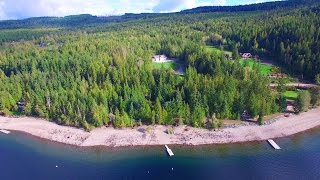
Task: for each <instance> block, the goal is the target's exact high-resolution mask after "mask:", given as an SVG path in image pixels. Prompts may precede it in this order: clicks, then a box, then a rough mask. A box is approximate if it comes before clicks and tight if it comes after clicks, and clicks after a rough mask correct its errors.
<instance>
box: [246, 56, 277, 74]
mask: <svg viewBox="0 0 320 180" xmlns="http://www.w3.org/2000/svg"><path fill="white" fill-rule="evenodd" d="M255 61H256V60H255V59H252V58H251V59H240V64H241V65H243V66H245V65H246V64H247V65H248V66H249V67H251V68H252V67H253V65H254V63H255ZM258 65H259V71H260V73H261V74H262V75H264V76H268V75H270V74H271V72H272V66H268V65H264V64H258Z"/></svg>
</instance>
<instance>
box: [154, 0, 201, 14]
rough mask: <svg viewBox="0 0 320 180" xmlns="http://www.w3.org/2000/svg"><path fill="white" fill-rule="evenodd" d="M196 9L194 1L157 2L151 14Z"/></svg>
mask: <svg viewBox="0 0 320 180" xmlns="http://www.w3.org/2000/svg"><path fill="white" fill-rule="evenodd" d="M194 7H197V1H196V0H159V1H158V3H157V5H156V6H155V7H154V8H153V12H173V11H179V10H182V9H189V8H194Z"/></svg>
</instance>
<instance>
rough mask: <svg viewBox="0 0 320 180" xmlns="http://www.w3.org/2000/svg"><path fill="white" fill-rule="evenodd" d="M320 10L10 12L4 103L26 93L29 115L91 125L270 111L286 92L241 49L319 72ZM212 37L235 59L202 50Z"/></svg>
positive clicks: (0, 102)
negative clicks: (157, 65)
mask: <svg viewBox="0 0 320 180" xmlns="http://www.w3.org/2000/svg"><path fill="white" fill-rule="evenodd" d="M319 12H320V6H319V5H318V4H317V3H310V4H308V5H304V6H302V5H299V6H297V7H296V6H294V7H292V6H290V8H289V9H286V10H283V9H281V8H276V9H275V10H269V11H266V10H263V11H260V10H258V11H245V12H242V11H239V12H206V13H174V14H163V15H148V14H145V15H140V16H139V15H130V14H128V15H127V16H131V18H127V19H126V20H125V21H124V20H120V21H113V22H100V21H99V22H98V23H97V22H96V21H95V20H94V19H95V18H92V16H88V15H82V16H80V17H81V18H80V19H81V21H74V19H73V20H70V17H67V18H66V19H63V18H62V19H60V20H58V22H59V23H57V22H56V21H55V20H54V19H51V20H52V22H50V23H48V22H47V21H45V23H44V24H41V22H42V21H41V22H35V24H36V26H34V25H30V27H29V28H28V23H26V22H25V21H23V20H22V21H12V23H13V24H16V26H18V27H19V24H20V23H21V24H22V25H21V26H20V27H23V29H16V28H14V29H12V27H13V26H12V24H11V25H8V22H7V21H5V22H0V27H3V28H4V27H6V26H8V28H6V29H3V30H0V40H1V49H0V112H4V113H6V114H10V113H19V108H18V106H17V103H18V102H19V101H20V103H21V102H22V101H23V102H25V108H24V111H23V112H22V113H23V114H26V115H30V116H37V117H43V118H47V119H50V120H52V121H55V122H57V123H59V124H66V125H72V126H78V127H85V128H90V127H92V126H97V127H98V126H102V125H104V124H107V123H108V122H109V120H110V119H111V120H113V123H114V125H115V126H116V127H125V126H129V127H131V126H134V124H136V123H137V122H142V123H146V124H175V123H178V124H188V125H192V126H195V127H203V126H205V123H206V122H207V121H206V119H205V118H206V117H208V118H209V119H210V118H211V117H212V116H214V115H215V116H216V117H217V118H219V119H239V118H240V115H241V114H242V113H243V112H244V111H245V110H246V111H248V112H249V113H250V114H251V115H252V116H253V117H256V116H264V115H267V114H272V113H275V112H278V111H280V110H281V109H282V107H281V98H280V96H279V95H278V93H277V92H274V91H272V90H271V89H270V88H269V83H270V82H269V80H268V79H267V78H266V77H264V76H262V75H260V74H259V73H258V69H257V68H255V67H254V68H253V69H252V68H247V67H245V68H243V66H241V65H240V63H239V61H238V53H239V52H252V53H255V54H259V55H267V56H271V57H273V58H275V59H276V60H277V61H278V62H279V64H282V65H283V66H284V67H286V68H287V70H288V71H290V72H291V73H293V74H297V75H304V78H307V79H309V80H314V78H315V76H316V75H317V74H320V44H319V40H320V27H319V25H320V18H319ZM84 17H85V19H82V18H84ZM68 18H69V20H70V21H69V20H68ZM73 18H74V17H73ZM86 18H87V19H86ZM116 19H117V18H116ZM26 21H30V20H26ZM86 21H88V23H86ZM60 22H63V24H68V26H64V25H61V24H60ZM76 22H81V23H82V24H87V25H86V26H77V23H76ZM91 22H92V23H91ZM10 23H11V22H10ZM73 23H74V24H73ZM72 25H74V26H75V27H72ZM206 44H211V45H215V46H216V47H218V48H220V49H221V50H223V49H226V50H230V51H232V52H233V56H234V60H230V59H227V58H226V57H225V55H224V54H223V53H218V52H217V53H214V52H208V51H206V49H205V45H206ZM155 54H166V55H167V56H169V57H172V58H178V59H180V60H181V61H182V62H183V63H185V64H186V65H187V72H186V74H185V75H184V76H179V75H176V74H175V73H174V72H173V71H171V70H166V69H160V70H159V69H154V68H153V66H152V61H151V57H152V56H153V55H155ZM10 111H11V112H10ZM20 113H21V112H20ZM213 119H214V118H213ZM209 122H210V121H209Z"/></svg>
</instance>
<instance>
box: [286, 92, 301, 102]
mask: <svg viewBox="0 0 320 180" xmlns="http://www.w3.org/2000/svg"><path fill="white" fill-rule="evenodd" d="M299 93H300V92H299V91H286V92H284V93H283V95H284V96H285V97H286V98H287V99H291V100H296V99H297V98H298V96H299Z"/></svg>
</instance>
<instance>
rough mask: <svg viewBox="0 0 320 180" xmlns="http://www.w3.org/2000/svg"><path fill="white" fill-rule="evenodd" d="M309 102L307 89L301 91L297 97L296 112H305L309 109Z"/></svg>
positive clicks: (309, 97)
mask: <svg viewBox="0 0 320 180" xmlns="http://www.w3.org/2000/svg"><path fill="white" fill-rule="evenodd" d="M310 102H311V96H310V92H309V91H302V92H301V93H300V94H299V96H298V99H297V102H296V103H297V105H296V111H297V112H298V113H300V112H306V111H308V110H309V107H310Z"/></svg>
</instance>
